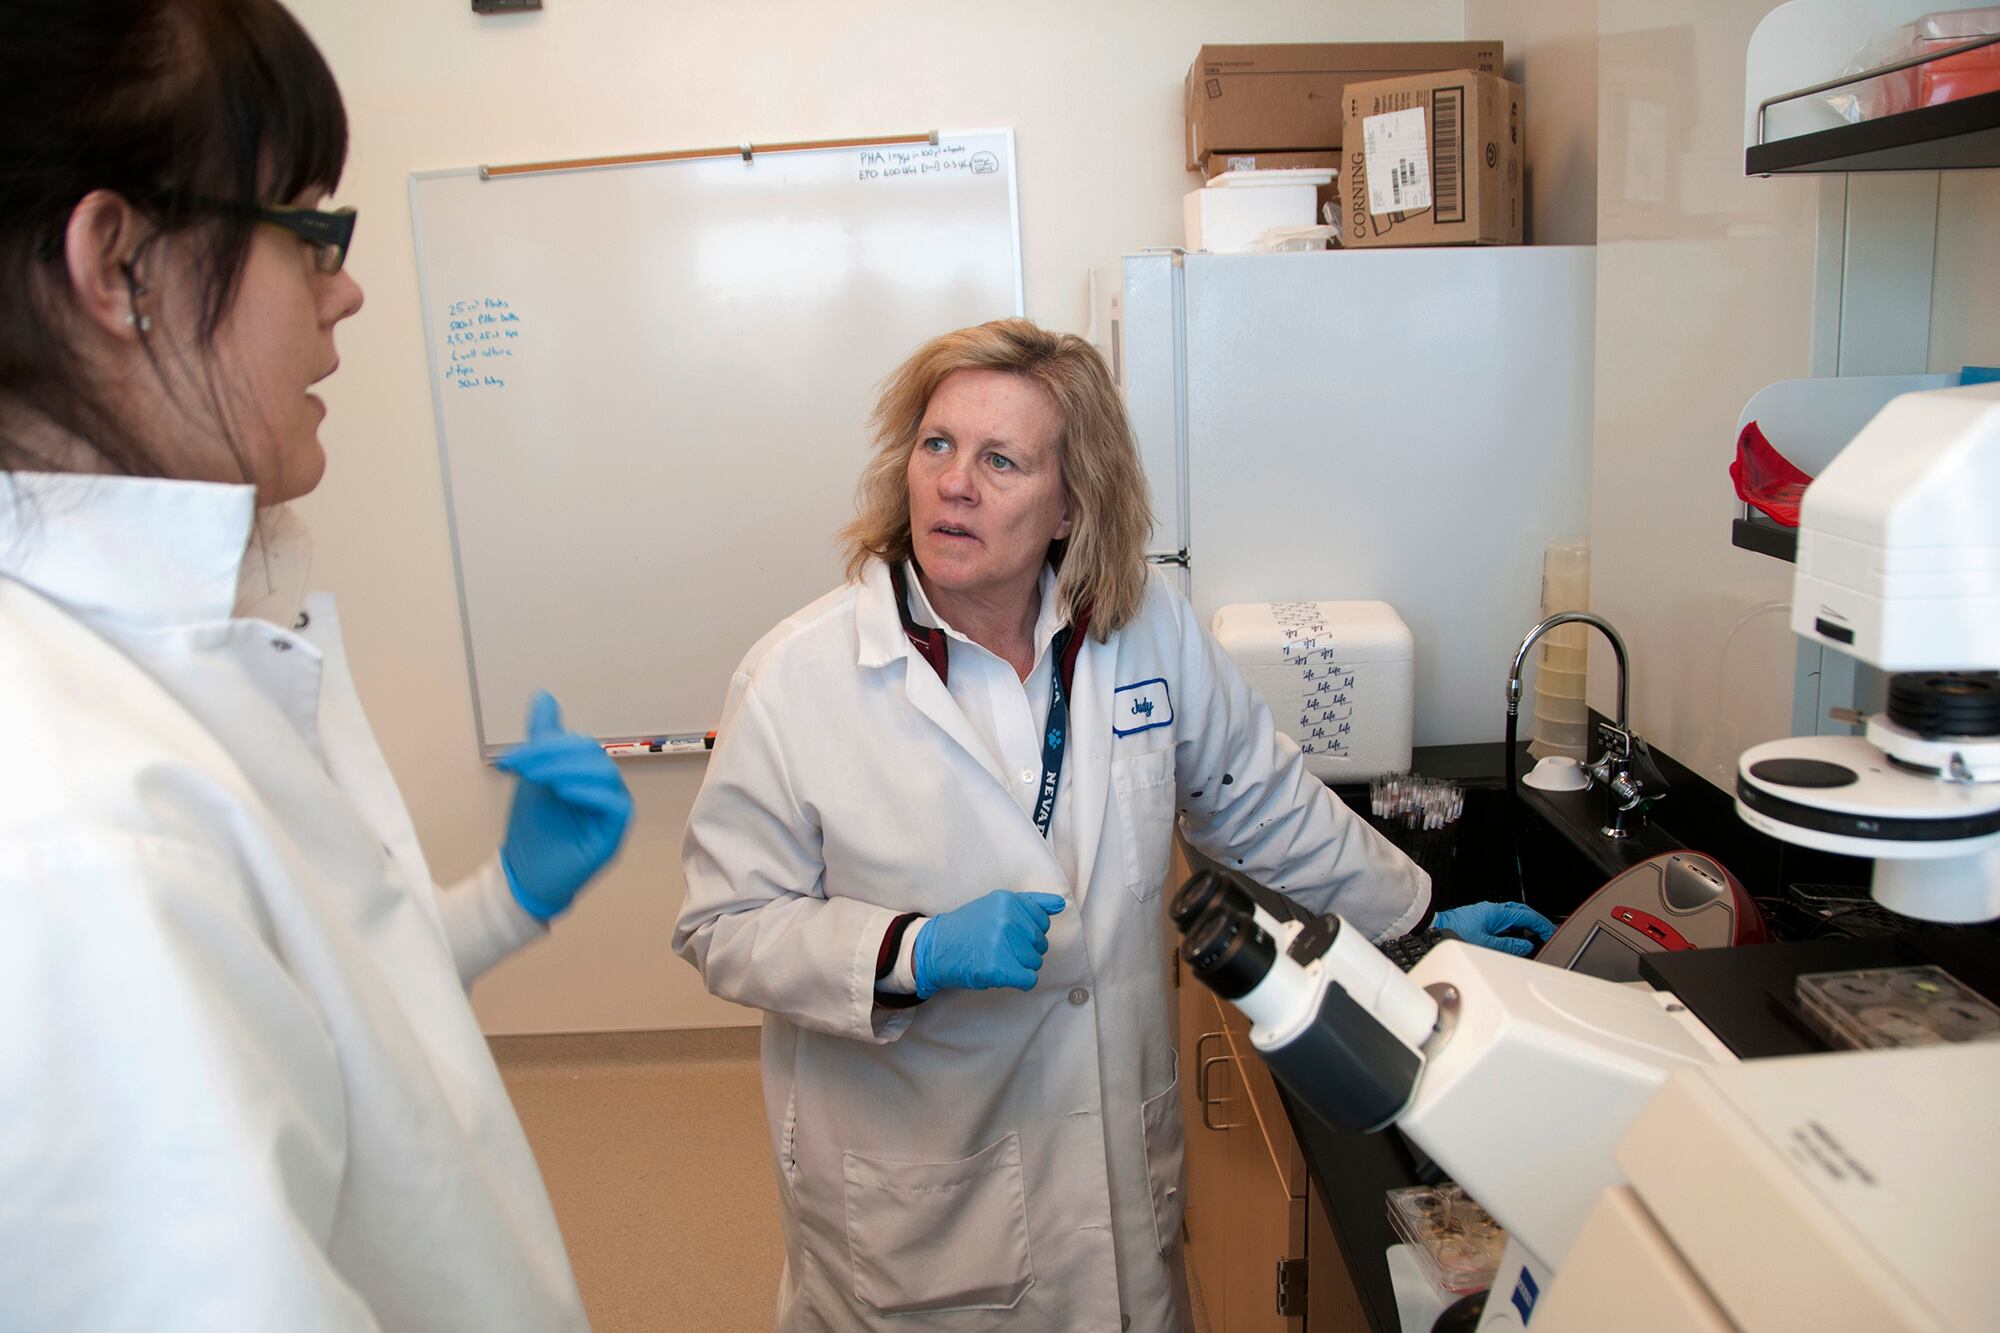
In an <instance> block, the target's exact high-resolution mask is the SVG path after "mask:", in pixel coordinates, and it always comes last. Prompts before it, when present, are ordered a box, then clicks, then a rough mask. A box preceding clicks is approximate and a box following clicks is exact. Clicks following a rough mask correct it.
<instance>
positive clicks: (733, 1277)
mask: <svg viewBox="0 0 2000 1333" xmlns="http://www.w3.org/2000/svg"><path fill="white" fill-rule="evenodd" d="M493 1052H494V1055H495V1057H496V1058H497V1059H498V1061H499V1063H500V1072H501V1074H502V1076H504V1077H505V1079H506V1081H507V1090H508V1092H509V1093H510V1094H511V1095H512V1096H513V1099H514V1105H515V1107H516V1109H517V1110H518V1111H519V1112H520V1115H521V1123H522V1124H523V1125H525V1126H526V1127H527V1131H528V1141H529V1142H530V1143H532V1144H533V1145H534V1149H535V1157H536V1159H537V1160H538V1161H540V1163H541V1166H542V1178H543V1179H544V1180H546V1181H547V1182H548V1187H549V1197H550V1198H551V1199H552V1200H553V1201H554V1202H555V1208H556V1218H557V1220H558V1221H560V1222H561V1223H562V1230H563V1239H564V1241H565V1242H566V1243H567V1244H568V1246H569V1256H570V1264H571V1266H572V1267H573V1268H574V1269H575V1270H576V1280H577V1285H578V1286H580V1287H581V1288H582V1289H583V1301H584V1305H585V1306H586V1307H587V1309H588V1310H589V1312H590V1321H591V1327H592V1328H593V1329H595V1330H596V1333H678V1331H680V1330H699V1333H769V1330H770V1328H771V1321H772V1317H773V1314H774V1312H775V1309H776V1293H777V1289H778V1274H779V1272H780V1271H781V1270H782V1269H783V1267H784V1259H785V1250H784V1243H783V1241H782V1239H781V1237H780V1234H779V1227H778V1189H777V1184H776V1182H775V1180H774V1178H773V1175H772V1171H771V1149H770V1140H769V1138H768V1137H767V1136H766V1133H765V1129H764V1098H763V1093H762V1091H761V1089H760V1087H759V1081H758V1073H757V1030H756V1029H755V1028H722V1029H714V1030H709V1031H694V1032H635V1033H606V1034H592V1035H581V1036H558V1037H496V1038H494V1039H493ZM1195 1333H1208V1321H1207V1319H1206V1316H1205V1313H1204V1312H1203V1311H1202V1309H1201V1295H1200V1293H1199V1292H1198V1291H1197V1292H1196V1293H1195Z"/></svg>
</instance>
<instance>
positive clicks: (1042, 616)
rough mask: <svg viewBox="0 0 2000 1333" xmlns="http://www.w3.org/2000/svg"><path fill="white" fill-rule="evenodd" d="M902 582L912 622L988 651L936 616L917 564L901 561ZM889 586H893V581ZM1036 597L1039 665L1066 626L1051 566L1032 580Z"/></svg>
mask: <svg viewBox="0 0 2000 1333" xmlns="http://www.w3.org/2000/svg"><path fill="white" fill-rule="evenodd" d="M903 581H904V583H905V584H906V585H908V587H909V589H910V618H911V619H912V620H914V621H916V623H917V624H919V625H927V626H930V627H931V628H933V629H941V630H943V631H944V632H945V636H946V637H947V638H952V639H957V640H958V641H959V642H960V643H963V644H966V645H968V646H970V647H974V648H978V649H979V650H980V651H981V652H987V651H990V650H989V649H987V648H986V647H985V646H984V645H982V644H978V643H974V642H973V641H972V640H971V639H969V638H967V637H966V636H965V635H964V634H962V633H960V632H959V631H958V630H956V629H953V628H952V625H951V622H950V621H948V620H946V619H945V618H944V617H943V616H941V615H939V614H938V613H937V608H935V607H933V606H932V605H931V599H930V597H929V595H928V594H926V593H925V592H924V582H923V580H922V579H920V578H918V577H917V562H916V561H914V560H905V561H904V562H903ZM891 586H892V587H893V582H892V584H891ZM1035 596H1036V597H1037V598H1039V599H1040V610H1038V611H1036V613H1035V632H1034V636H1033V642H1034V645H1035V661H1036V662H1037V663H1039V662H1040V661H1041V660H1042V654H1043V653H1044V652H1045V651H1047V649H1048V646H1049V642H1050V640H1052V639H1054V638H1055V637H1056V634H1057V633H1058V632H1059V631H1060V630H1061V629H1062V627H1063V626H1064V625H1066V624H1068V623H1069V618H1068V617H1067V616H1065V615H1063V613H1062V609H1061V607H1059V606H1058V605H1057V601H1058V599H1057V597H1056V571H1055V569H1054V568H1053V567H1052V566H1049V565H1043V566H1042V576H1041V578H1039V579H1037V580H1036V581H1035Z"/></svg>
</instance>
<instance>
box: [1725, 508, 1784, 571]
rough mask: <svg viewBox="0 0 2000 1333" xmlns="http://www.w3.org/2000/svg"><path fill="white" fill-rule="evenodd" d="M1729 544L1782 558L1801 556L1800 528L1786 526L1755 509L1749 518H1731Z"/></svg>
mask: <svg viewBox="0 0 2000 1333" xmlns="http://www.w3.org/2000/svg"><path fill="white" fill-rule="evenodd" d="M1729 544H1730V545H1731V546H1740V547H1742V548H1743V549H1744V550H1746V551H1755V552H1756V553H1757V554H1759V555H1768V556H1775V557H1776V558H1778V559H1780V560H1797V559H1798V558H1799V530H1798V529H1797V528H1788V527H1785V526H1783V525H1782V524H1780V523H1777V522H1775V521H1773V520H1772V519H1769V518H1766V517H1765V516H1764V515H1762V514H1759V513H1756V512H1755V511H1752V512H1751V514H1750V515H1749V517H1747V518H1736V519H1731V520H1730V523H1729Z"/></svg>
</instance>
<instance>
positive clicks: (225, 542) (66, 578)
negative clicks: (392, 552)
mask: <svg viewBox="0 0 2000 1333" xmlns="http://www.w3.org/2000/svg"><path fill="white" fill-rule="evenodd" d="M253 530H255V536H254V539H253ZM310 565H311V543H310V541H309V539H308V538H307V536H306V532H305V525H304V524H303V523H302V522H301V521H300V520H299V519H297V518H296V517H295V516H294V515H292V514H291V513H290V512H289V511H287V510H284V509H276V510H268V511H266V516H265V521H264V522H263V523H262V524H259V523H258V512H257V491H256V488H255V487H253V486H247V485H228V484H223V483H219V482H206V481H170V480H166V479H162V478H155V477H107V476H98V475H94V474H84V473H55V472H17V473H14V474H13V475H12V476H11V477H9V478H7V479H5V480H4V481H0V576H4V577H7V578H12V579H17V580H19V581H20V582H22V583H24V584H26V585H27V586H29V587H31V588H33V589H35V590H36V591H37V592H40V593H42V594H43V595H44V596H47V597H49V598H51V599H53V600H55V601H57V602H60V603H62V604H64V605H67V606H71V607H75V608H78V609H81V610H88V611H93V612H100V613H106V614H111V615H116V616H119V617H121V618H125V619H130V620H135V621H140V622H150V623H187V622H195V621H206V620H225V619H228V618H229V617H230V616H231V615H233V614H238V615H256V616H259V617H262V618H264V619H267V620H270V621H273V622H274V623H277V624H281V625H290V624H292V623H293V622H294V621H296V620H297V618H298V611H299V606H300V603H301V602H302V601H303V600H304V596H305V583H306V573H307V571H308V569H309V568H310Z"/></svg>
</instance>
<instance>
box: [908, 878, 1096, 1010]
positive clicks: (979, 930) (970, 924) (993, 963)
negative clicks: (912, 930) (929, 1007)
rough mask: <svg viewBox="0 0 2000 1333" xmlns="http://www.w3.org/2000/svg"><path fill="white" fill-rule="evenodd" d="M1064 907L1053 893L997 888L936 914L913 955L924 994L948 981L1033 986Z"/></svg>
mask: <svg viewBox="0 0 2000 1333" xmlns="http://www.w3.org/2000/svg"><path fill="white" fill-rule="evenodd" d="M1062 909H1063V900H1062V899H1061V898H1058V897H1057V896H1056V895H1055V894H1053V893H1015V892H1014V891H1013V890H1011V889H995V890H993V892H991V893H989V894H986V895H985V896H984V897H980V898H974V899H973V900H972V901H971V902H969V903H967V904H966V905H965V906H963V907H958V908H954V909H952V910H951V911H949V912H946V913H945V914H944V915H943V916H934V917H932V918H931V919H930V920H928V921H926V922H924V924H923V926H922V927H921V928H920V929H919V930H918V931H917V947H916V951H915V954H914V956H913V958H912V962H913V963H914V965H915V966H914V970H915V972H916V974H917V994H918V996H919V997H921V998H923V999H926V1000H928V999H929V998H930V997H931V996H933V995H935V994H937V993H938V992H939V991H941V990H943V989H945V988H946V987H952V988H954V989H957V990H991V989H992V988H993V987H995V986H1012V987H1013V988H1014V989H1015V990H1033V989H1034V986H1035V974H1036V973H1037V972H1039V971H1041V968H1042V955H1043V954H1045V953H1047V952H1048V951H1049V918H1050V917H1052V916H1054V915H1055V914H1056V913H1057V912H1060V911H1062Z"/></svg>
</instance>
